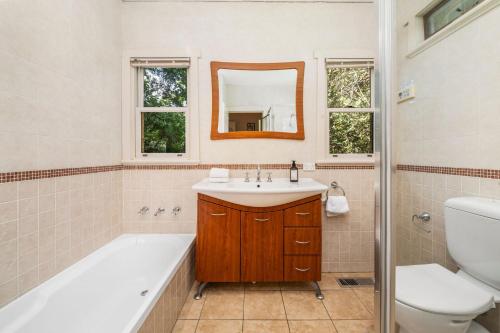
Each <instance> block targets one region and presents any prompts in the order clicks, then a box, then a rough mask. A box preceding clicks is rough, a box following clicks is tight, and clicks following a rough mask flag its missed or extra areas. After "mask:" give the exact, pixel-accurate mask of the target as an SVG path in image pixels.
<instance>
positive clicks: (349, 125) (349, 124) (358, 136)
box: [330, 112, 373, 154]
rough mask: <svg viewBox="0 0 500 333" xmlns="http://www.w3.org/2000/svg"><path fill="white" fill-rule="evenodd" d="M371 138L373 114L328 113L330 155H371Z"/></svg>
mask: <svg viewBox="0 0 500 333" xmlns="http://www.w3.org/2000/svg"><path fill="white" fill-rule="evenodd" d="M372 138H373V113H371V112H331V113H330V154H371V153H373V140H372Z"/></svg>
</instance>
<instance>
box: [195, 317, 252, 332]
mask: <svg viewBox="0 0 500 333" xmlns="http://www.w3.org/2000/svg"><path fill="white" fill-rule="evenodd" d="M241 332H243V321H242V320H200V321H199V322H198V328H197V329H196V333H241Z"/></svg>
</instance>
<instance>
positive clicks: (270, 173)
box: [267, 172, 273, 183]
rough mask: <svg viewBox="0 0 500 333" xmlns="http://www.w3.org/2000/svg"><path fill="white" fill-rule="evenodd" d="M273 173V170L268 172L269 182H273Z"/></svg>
mask: <svg viewBox="0 0 500 333" xmlns="http://www.w3.org/2000/svg"><path fill="white" fill-rule="evenodd" d="M272 174H273V173H272V172H268V173H267V182H268V183H270V182H272V181H273V180H272V178H271V175H272Z"/></svg>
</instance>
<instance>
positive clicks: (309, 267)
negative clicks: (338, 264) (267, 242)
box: [285, 256, 321, 281]
mask: <svg viewBox="0 0 500 333" xmlns="http://www.w3.org/2000/svg"><path fill="white" fill-rule="evenodd" d="M319 280H321V257H320V256H285V281H319Z"/></svg>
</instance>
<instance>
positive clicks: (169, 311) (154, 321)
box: [139, 247, 195, 333]
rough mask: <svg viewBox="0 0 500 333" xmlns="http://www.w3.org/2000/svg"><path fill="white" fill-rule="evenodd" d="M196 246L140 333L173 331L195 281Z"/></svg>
mask: <svg viewBox="0 0 500 333" xmlns="http://www.w3.org/2000/svg"><path fill="white" fill-rule="evenodd" d="M194 276H195V273H194V247H193V248H192V249H191V251H190V253H189V254H188V256H187V257H186V259H185V260H184V262H183V263H182V264H181V266H180V267H179V269H178V270H177V272H176V273H175V276H174V278H173V279H172V281H170V283H169V284H168V286H167V288H166V289H165V291H164V292H163V294H162V295H161V296H160V299H159V300H158V301H157V302H156V304H155V306H154V308H153V309H152V310H151V312H150V314H149V315H148V317H147V318H146V320H145V321H144V323H143V325H142V327H141V328H140V329H139V333H164V332H171V331H172V329H173V327H174V325H175V322H176V320H177V317H178V316H179V314H180V312H181V309H182V306H183V305H184V302H185V301H186V297H187V296H188V294H189V290H190V289H191V286H192V285H193V283H194Z"/></svg>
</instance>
